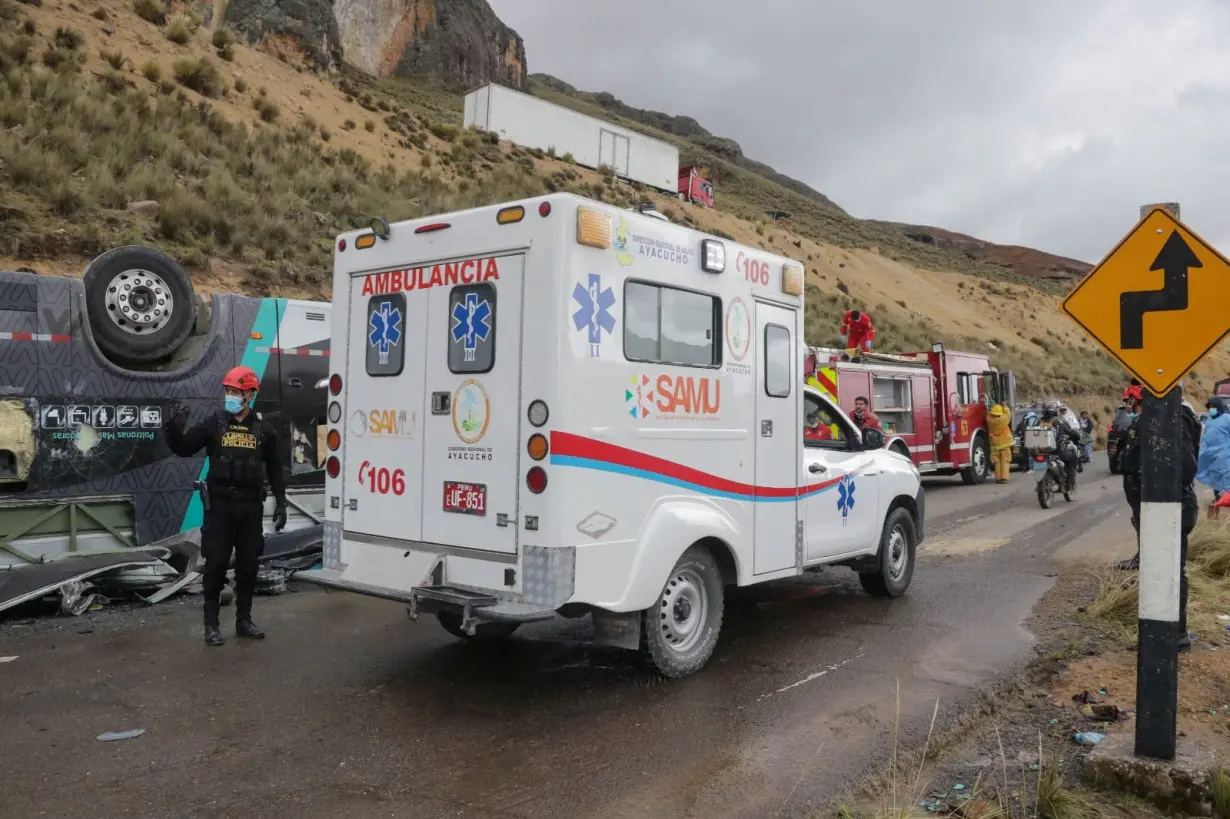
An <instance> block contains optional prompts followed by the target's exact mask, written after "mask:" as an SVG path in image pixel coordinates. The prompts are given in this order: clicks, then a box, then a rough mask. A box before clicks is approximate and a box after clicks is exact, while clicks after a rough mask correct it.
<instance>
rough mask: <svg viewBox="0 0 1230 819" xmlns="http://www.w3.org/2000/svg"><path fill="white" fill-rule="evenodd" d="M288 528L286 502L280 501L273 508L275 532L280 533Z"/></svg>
mask: <svg viewBox="0 0 1230 819" xmlns="http://www.w3.org/2000/svg"><path fill="white" fill-rule="evenodd" d="M285 528H286V501H284V500H280V501H278V502H277V504H276V505H275V506H274V507H273V531H275V532H280V531H282V530H283V529H285Z"/></svg>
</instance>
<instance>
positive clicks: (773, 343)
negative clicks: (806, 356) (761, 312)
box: [764, 324, 795, 398]
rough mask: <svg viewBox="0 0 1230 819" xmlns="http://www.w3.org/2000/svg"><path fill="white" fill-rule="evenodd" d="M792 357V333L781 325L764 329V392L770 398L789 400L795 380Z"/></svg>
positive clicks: (773, 325) (768, 326)
mask: <svg viewBox="0 0 1230 819" xmlns="http://www.w3.org/2000/svg"><path fill="white" fill-rule="evenodd" d="M792 365H793V356H791V355H790V331H789V330H788V329H786V328H785V327H782V326H781V325H779V324H766V325H765V328H764V391H765V394H767V395H768V396H769V397H770V398H789V397H790V382H791V381H793V380H794V379H793V378H791V376H793V375H794V373H795V371H794V367H793V366H792Z"/></svg>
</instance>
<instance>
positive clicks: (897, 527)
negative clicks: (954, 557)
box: [858, 507, 918, 597]
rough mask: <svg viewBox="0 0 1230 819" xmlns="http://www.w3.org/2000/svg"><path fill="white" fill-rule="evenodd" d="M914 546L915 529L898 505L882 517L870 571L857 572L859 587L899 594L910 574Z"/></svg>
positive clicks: (884, 594)
mask: <svg viewBox="0 0 1230 819" xmlns="http://www.w3.org/2000/svg"><path fill="white" fill-rule="evenodd" d="M917 549H918V529H917V528H916V527H915V526H914V518H913V517H912V516H911V515H910V512H909V510H907V509H904V508H901V507H898V508H896V509H894V510H893V511H892V514H890V515H889V516H888V519H887V520H885V521H884V529H883V531H881V533H880V554H879V559H878V561H877V563H878V566H877V568H876V570H875V571H874V572H867V573H866V574H863V573H860V574H859V576H858V582H859V583H861V584H862V586H863V591H865V592H867V593H868V594H870V595H872V596H874V597H900V596H901V595H903V594H905V590H906V589H908V588H909V587H910V580H912V579H913V577H914V555H915V552H916V551H917Z"/></svg>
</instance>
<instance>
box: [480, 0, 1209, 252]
mask: <svg viewBox="0 0 1230 819" xmlns="http://www.w3.org/2000/svg"><path fill="white" fill-rule="evenodd" d="M490 2H491V4H492V6H493V7H494V9H495V10H496V12H497V14H499V15H500V17H501V18H502V19H503V20H504V22H505V23H507V24H508V25H510V26H512V27H513V28H515V29H516V30H517V31H518V32H519V33H520V34H521V35H522V37H524V38H525V42H526V51H527V57H528V61H529V67H530V71H531V72H545V73H548V74H553V75H555V76H557V77H559V78H561V79H563V80H566V81H567V82H570V83H572V84H573V85H575V86H576V87H578V88H581V89H583V90H587V91H599V90H601V91H609V92H611V93H613V94H615V95H616V96H617V97H619V98H620V99H623V100H624V101H625V102H628V103H629V104H632V105H636V106H638V107H643V108H653V109H657V110H660V111H665V112H668V113H672V114H688V115H690V116H693V117H695V118H696V119H697V120H699V121H700V123H701V124H702V125H704V126H705V127H706V128H708V129H709V130H710V131H712V132H714V133H715V134H718V135H720V136H725V137H730V138H732V139H734V140H736V141H737V142H738V143H739V144H740V145H741V146H742V147H743V150H744V153H746V154H747V155H748V156H750V157H753V158H755V159H759V160H761V161H764V162H767V163H768V164H770V165H772V166H774V167H775V168H777V169H778V170H780V171H782V172H784V173H787V174H789V175H791V176H794V177H796V178H798V179H800V180H803V181H804V182H807V183H808V184H810V185H811V186H812V187H814V188H816V189H817V190H820V191H822V192H824V193H825V194H827V195H828V196H829V197H831V198H832V199H833V200H834V201H836V202H837V203H838V204H839V205H841V206H842V207H844V208H845V209H846V210H847V211H849V212H850V213H851V214H853V215H855V216H859V217H863V218H878V219H891V220H894V221H902V222H913V223H923V224H931V225H937V226H940V227H945V228H949V229H951V230H958V231H961V232H964V233H970V234H973V235H975V236H978V237H981V238H984V239H988V240H991V241H995V242H1001V243H1006V244H1023V245H1027V246H1030V247H1037V248H1041V249H1044V250H1049V251H1052V252H1055V253H1060V254H1063V255H1067V256H1073V257H1076V258H1079V259H1085V260H1088V261H1097V260H1098V259H1100V258H1101V257H1102V256H1103V255H1104V254H1105V253H1106V252H1108V251H1109V250H1110V249H1111V248H1112V247H1113V246H1114V245H1115V244H1116V243H1117V242H1118V240H1119V239H1120V238H1121V237H1122V235H1123V234H1124V233H1125V232H1126V231H1127V229H1128V228H1130V227H1131V226H1132V224H1133V223H1134V222H1135V220H1136V219H1137V217H1138V208H1139V205H1141V204H1144V203H1147V202H1156V201H1178V202H1179V203H1180V204H1181V206H1182V209H1183V213H1182V216H1183V219H1184V221H1185V222H1186V223H1187V224H1188V225H1189V226H1191V227H1192V228H1193V229H1194V230H1195V231H1196V232H1198V233H1200V234H1201V235H1202V236H1203V237H1204V238H1205V239H1207V240H1209V241H1210V242H1212V243H1213V244H1214V246H1216V247H1218V249H1220V250H1221V251H1222V252H1223V254H1230V48H1228V47H1227V43H1230V0H1175V2H1174V3H1172V4H1170V8H1169V9H1167V8H1166V5H1167V4H1164V3H1158V2H1156V0H1079V2H1074V0H1031V2H1028V3H1009V2H998V1H995V2H991V1H990V0H845V2H838V0H737V1H736V0H622V2H593V0H490ZM719 194H720V192H719Z"/></svg>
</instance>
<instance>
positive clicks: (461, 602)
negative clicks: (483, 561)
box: [295, 569, 556, 623]
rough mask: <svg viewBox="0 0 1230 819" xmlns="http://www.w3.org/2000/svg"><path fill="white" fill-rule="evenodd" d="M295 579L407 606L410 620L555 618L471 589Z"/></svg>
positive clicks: (332, 576)
mask: <svg viewBox="0 0 1230 819" xmlns="http://www.w3.org/2000/svg"><path fill="white" fill-rule="evenodd" d="M295 579H296V580H303V581H305V582H307V583H313V584H315V585H317V586H323V587H325V588H329V589H338V590H339V591H348V592H353V593H355V594H363V595H367V596H368V597H379V598H380V599H382V600H392V601H394V602H397V603H405V604H406V605H407V606H409V607H410V616H411V617H412V618H414V617H417V616H418V615H420V614H433V613H435V612H437V611H455V612H457V613H459V614H461V615H463V616H464V617H465V618H466V619H469V617H470V616H473V617H475V618H477V619H478V620H480V621H481V620H500V621H505V622H513V623H534V622H538V621H539V620H550V619H551V618H553V617H555V616H556V613H555V611H554V610H551V609H544V608H542V607H541V606H535V605H531V604H528V603H517V602H513V601H510V600H500V599H497V598H496V597H495V596H493V595H490V594H486V593H484V592H481V591H475V590H471V589H463V588H456V587H452V586H416V587H415V588H413V589H411V590H410V591H409V592H404V591H398V590H396V589H388V588H384V587H381V586H370V585H368V584H366V583H356V582H355V581H353V580H342V578H341V572H339V571H336V570H334V569H316V570H314V571H307V572H298V573H296V574H295Z"/></svg>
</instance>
